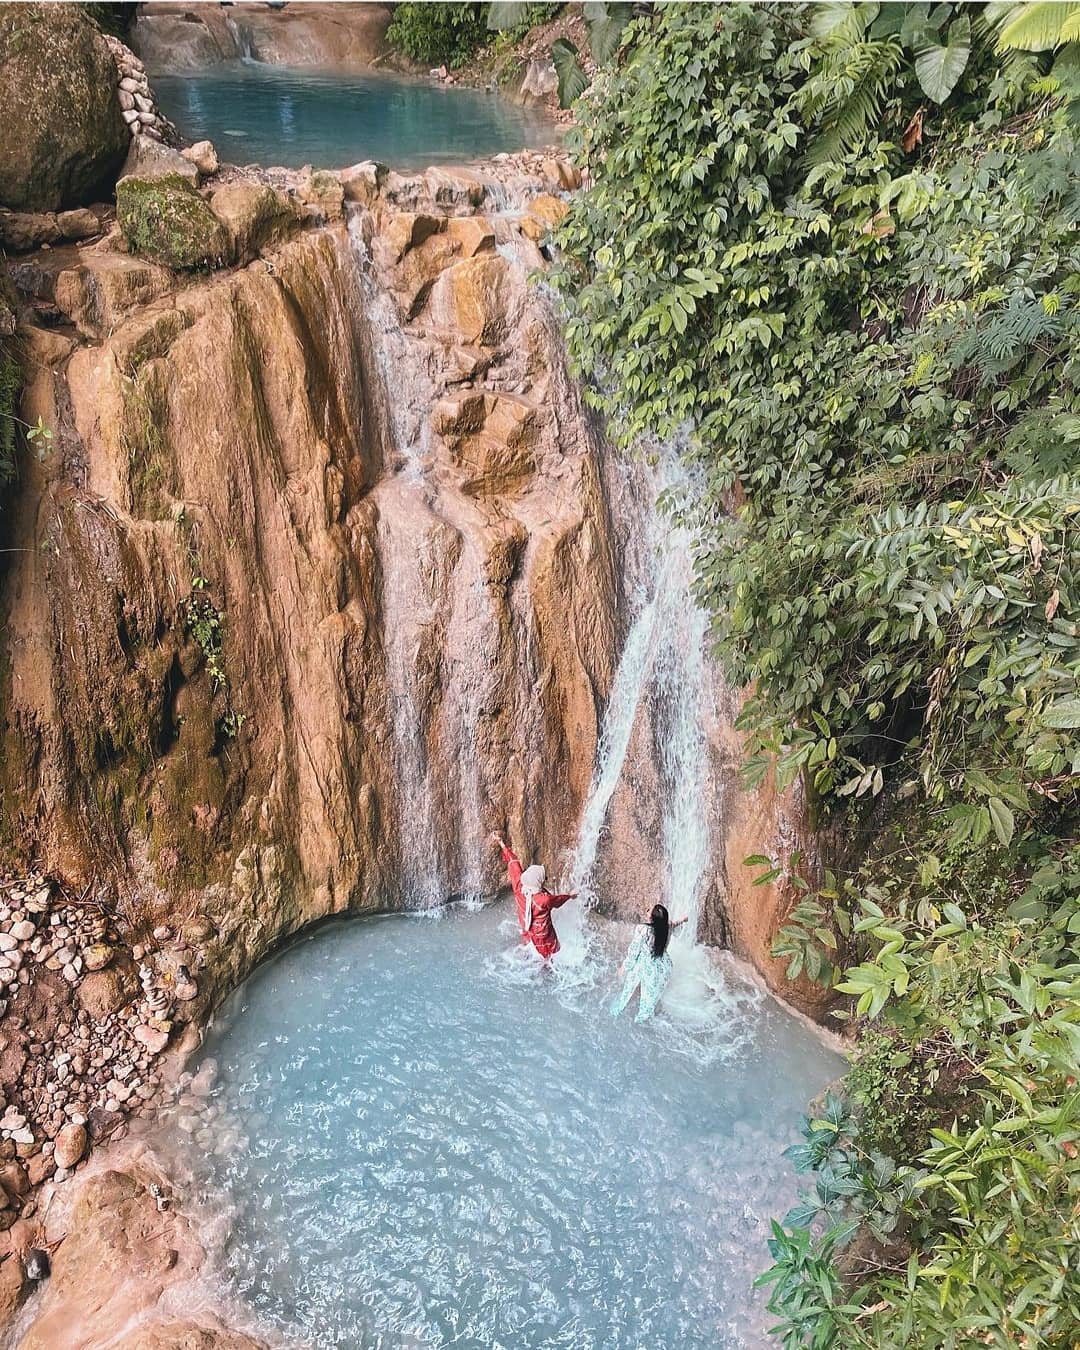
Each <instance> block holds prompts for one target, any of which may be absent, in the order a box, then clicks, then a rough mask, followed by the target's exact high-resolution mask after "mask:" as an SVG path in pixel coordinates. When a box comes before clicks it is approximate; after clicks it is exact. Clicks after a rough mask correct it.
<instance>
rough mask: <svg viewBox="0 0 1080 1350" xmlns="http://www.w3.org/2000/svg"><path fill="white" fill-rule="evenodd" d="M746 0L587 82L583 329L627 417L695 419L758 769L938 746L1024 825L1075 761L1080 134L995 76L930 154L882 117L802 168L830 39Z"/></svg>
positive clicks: (718, 606) (577, 299)
mask: <svg viewBox="0 0 1080 1350" xmlns="http://www.w3.org/2000/svg"><path fill="white" fill-rule="evenodd" d="M724 14H725V19H724V22H723V23H722V24H717V23H716V22H715V19H714V18H712V17H711V14H710V12H709V11H704V12H703V11H700V10H695V9H690V8H687V9H675V10H665V11H664V12H663V15H662V19H661V22H660V24H659V25H658V26H657V28H656V30H655V32H653V33H652V34H651V37H650V41H649V42H648V43H646V44H642V45H640V46H639V48H638V50H637V51H636V53H635V54H634V56H633V57H632V58H631V60H630V61H629V63H628V65H627V66H626V68H625V69H624V70H622V71H619V72H611V73H610V75H609V76H608V77H607V78H606V79H605V81H604V82H603V84H602V85H599V86H597V87H596V90H595V93H594V94H593V95H592V96H590V97H591V102H592V104H593V106H592V107H591V108H590V109H589V110H587V111H586V114H585V116H584V117H583V118H582V119H581V121H582V129H581V131H580V133H579V137H580V143H581V148H582V158H583V159H584V160H585V161H586V162H587V163H588V164H589V165H590V167H591V170H592V172H593V174H594V179H595V186H594V188H593V189H592V191H591V192H590V193H588V194H586V195H584V196H583V197H581V198H580V199H578V200H577V201H576V202H575V203H574V204H573V206H572V209H571V212H570V214H569V216H568V217H567V219H566V222H565V223H564V225H563V227H562V229H561V231H560V242H561V245H562V248H563V250H564V256H565V259H566V261H565V263H564V265H563V267H562V269H561V271H560V272H559V273H557V274H556V277H555V282H556V284H557V285H558V286H560V287H561V289H562V290H563V292H564V294H566V295H567V296H568V297H570V296H572V301H571V307H570V314H569V319H568V325H567V332H568V338H569V344H570V348H571V352H572V355H573V357H574V359H575V361H576V362H577V365H578V368H579V370H580V371H581V372H582V373H583V374H584V375H585V376H586V377H588V378H589V379H590V380H591V381H592V382H593V383H592V389H591V391H590V397H591V401H592V402H593V403H594V404H595V405H597V406H599V407H601V408H602V409H603V410H604V411H605V412H607V413H608V415H609V418H610V421H611V425H612V427H613V429H614V431H615V433H616V434H617V436H618V437H619V439H621V440H622V441H624V442H626V443H632V442H634V441H636V440H637V439H638V438H639V437H641V436H643V435H649V436H654V437H657V438H659V439H661V440H672V441H673V440H675V439H676V438H677V437H679V436H680V435H683V434H684V433H685V432H686V430H687V428H689V429H690V434H689V437H688V442H689V444H688V448H687V450H686V452H685V456H684V458H685V459H686V460H687V462H688V464H689V465H690V468H691V471H692V473H693V475H694V482H695V487H696V492H695V496H694V499H693V500H691V501H690V502H689V503H684V504H683V508H682V510H683V514H684V515H686V516H687V517H688V518H689V523H691V524H692V525H695V526H697V527H698V529H699V532H700V533H699V538H700V545H699V557H698V578H699V589H700V593H701V595H702V597H703V598H704V599H705V601H706V602H707V603H708V604H709V605H710V606H711V608H712V609H713V611H714V613H715V616H716V618H715V625H714V631H715V635H716V638H717V641H718V645H719V648H720V651H721V653H722V655H723V656H724V657H725V659H726V662H727V665H728V667H729V670H730V672H731V675H732V676H733V678H734V679H735V680H736V681H737V682H738V683H740V684H749V683H750V682H752V681H756V682H757V693H756V695H755V697H753V698H752V699H751V700H750V702H749V703H748V705H747V708H746V712H745V714H744V718H743V726H744V728H745V729H746V730H747V731H749V732H750V733H751V735H752V736H753V737H754V738H755V739H756V742H757V745H758V751H759V753H758V754H757V755H755V756H752V758H751V763H750V768H749V771H750V774H751V776H753V775H754V774H756V775H758V776H759V777H760V776H761V775H762V774H763V773H764V772H765V771H766V769H767V767H768V765H769V764H770V763H771V762H772V760H773V759H774V758H776V757H777V756H778V757H779V761H780V764H779V771H780V782H781V786H783V785H784V784H785V783H786V782H790V781H791V780H792V778H793V777H794V776H796V775H797V774H799V773H801V772H803V771H804V770H805V771H809V773H810V776H811V778H812V781H813V783H814V785H815V787H816V788H817V790H818V791H819V792H821V793H823V794H826V795H829V794H832V793H836V792H850V793H855V794H859V795H876V794H877V793H879V792H880V791H881V790H882V788H883V787H884V785H885V783H886V781H887V780H888V778H889V776H890V772H891V771H892V769H893V767H894V766H896V765H897V764H898V763H899V762H900V761H901V760H902V759H904V758H905V757H906V756H907V757H910V756H911V755H912V754H914V756H915V758H916V761H917V764H918V771H919V774H920V776H921V779H922V782H923V784H924V788H925V790H926V792H927V793H929V794H930V795H931V796H932V797H933V798H934V799H935V800H945V798H946V797H947V796H949V795H950V794H958V795H959V796H960V797H962V798H964V799H965V801H966V802H967V803H968V804H970V805H971V806H972V807H973V808H974V809H976V810H981V811H983V815H982V817H981V819H982V820H983V821H984V822H988V823H989V825H990V827H992V828H993V829H994V830H995V832H996V833H997V834H998V836H999V837H1004V836H1007V834H1008V817H1007V814H1006V812H1005V811H1002V810H1001V809H1000V806H999V805H998V804H1001V803H1004V805H1005V806H1006V808H1007V811H1008V812H1010V813H1012V814H1013V815H1014V816H1015V815H1016V813H1017V812H1020V813H1022V812H1024V811H1025V810H1026V809H1027V802H1028V800H1029V796H1030V794H1031V793H1032V792H1034V793H1036V794H1038V795H1039V796H1042V795H1044V794H1047V793H1049V794H1051V795H1054V794H1058V795H1060V794H1063V793H1066V794H1067V793H1068V792H1070V791H1072V789H1073V787H1074V785H1075V783H1076V781H1077V775H1078V772H1080V763H1078V762H1077V749H1076V745H1075V738H1070V737H1068V736H1067V735H1060V734H1056V733H1055V728H1054V726H1053V722H1054V719H1055V718H1056V717H1057V716H1058V713H1057V712H1055V711H1054V709H1055V708H1056V706H1057V705H1058V704H1059V703H1061V704H1065V705H1068V704H1069V703H1070V701H1071V700H1073V699H1075V698H1076V696H1077V692H1078V686H1077V676H1078V672H1080V629H1078V627H1077V605H1078V599H1080V597H1078V594H1077V586H1078V580H1080V578H1078V574H1077V568H1076V559H1077V550H1076V538H1077V535H1076V530H1077V516H1078V512H1080V484H1078V480H1077V478H1076V475H1075V464H1074V463H1069V464H1068V466H1067V469H1068V471H1067V472H1065V473H1056V474H1055V473H1053V472H1052V471H1053V470H1054V469H1055V468H1062V467H1064V466H1063V465H1062V459H1063V456H1062V455H1061V454H1060V453H1058V452H1057V450H1056V447H1057V446H1059V445H1060V443H1061V440H1062V437H1063V435H1068V436H1070V437H1075V435H1076V432H1077V415H1078V411H1080V408H1078V402H1077V396H1076V388H1075V381H1076V376H1077V371H1078V369H1080V367H1078V365H1077V361H1076V356H1075V352H1076V350H1077V336H1078V331H1080V310H1078V308H1077V304H1076V297H1077V294H1078V292H1080V284H1078V283H1077V280H1076V277H1077V266H1078V263H1080V251H1078V244H1077V235H1076V232H1075V229H1074V227H1073V221H1074V220H1075V209H1076V200H1077V195H1078V186H1080V185H1078V181H1077V158H1076V155H1075V147H1074V142H1073V138H1072V133H1071V131H1070V129H1069V126H1068V123H1067V120H1066V119H1064V118H1062V117H1060V116H1059V115H1058V113H1057V112H1055V111H1054V110H1053V108H1052V106H1051V108H1050V109H1049V110H1047V109H1046V107H1045V105H1043V106H1042V107H1041V108H1040V109H1039V110H1038V111H1032V112H1030V113H1028V114H1025V115H1023V116H1021V117H1020V118H1017V119H1014V120H1012V121H1010V122H1009V123H1008V124H1007V125H1003V126H1002V128H1001V129H1000V130H998V129H996V127H995V126H994V125H993V124H994V123H995V120H999V119H1000V117H1001V116H1002V108H1003V107H1008V106H1011V105H1010V102H1009V101H1010V100H1014V99H1016V98H1017V97H1019V96H1018V95H1017V92H1016V90H1015V89H1012V88H1011V87H1009V88H1006V87H1005V86H1004V85H1002V87H1001V88H1000V89H998V91H997V93H998V95H999V98H998V99H997V101H995V103H994V104H993V106H991V107H989V108H988V109H987V110H986V111H985V113H984V114H981V115H980V121H981V122H983V123H986V124H987V125H984V126H976V125H974V124H972V123H971V122H969V121H967V120H966V119H964V118H960V119H959V120H958V121H957V122H956V123H955V125H949V126H947V127H943V128H942V129H941V132H940V134H939V139H938V142H937V145H936V146H935V148H934V151H933V153H932V154H931V155H930V156H929V157H926V158H924V159H923V161H922V162H920V163H919V164H917V165H916V166H915V167H914V168H912V167H911V166H910V165H909V164H907V163H905V160H904V157H903V152H902V151H901V150H900V149H899V147H898V146H897V145H896V144H895V143H892V142H890V141H888V140H885V139H880V138H879V137H878V136H877V135H873V136H871V137H870V138H869V140H868V141H866V142H864V143H862V144H861V146H860V148H859V149H858V150H856V151H851V152H847V153H842V154H841V155H840V157H839V158H838V159H833V160H829V161H826V162H823V163H816V164H815V165H814V167H812V168H809V169H808V168H807V163H806V154H807V151H806V147H807V146H808V145H811V144H813V143H814V141H815V139H816V138H817V137H818V136H821V135H823V136H824V137H826V139H828V138H829V137H831V136H832V135H833V133H834V127H833V125H832V124H831V123H830V122H829V120H828V119H829V116H830V106H829V104H828V101H827V100H826V101H824V102H823V100H822V96H821V91H820V88H819V86H818V81H817V75H818V74H819V73H820V72H818V71H817V67H815V64H814V63H815V56H814V52H815V50H816V48H815V46H814V42H815V40H814V39H812V38H810V37H800V35H799V32H798V30H797V29H795V28H794V27H793V25H794V24H795V22H796V18H797V15H795V14H793V13H791V12H790V11H787V10H779V9H772V8H770V7H768V6H757V7H753V8H751V7H741V6H732V7H730V8H729V9H726V10H725V11H724ZM808 72H809V73H808ZM995 88H996V86H995ZM1003 101H1004V102H1003ZM906 118H907V109H906V108H903V107H901V108H899V109H898V117H897V121H896V123H895V125H896V129H897V130H898V131H899V130H901V129H902V128H903V126H904V125H905V124H906ZM1032 446H1037V447H1039V453H1038V456H1037V458H1036V459H1035V461H1034V462H1033V461H1032V457H1031V456H1030V454H1027V453H1025V452H1026V451H1028V449H1029V448H1030V447H1032ZM1048 470H1050V471H1051V472H1048ZM733 500H744V502H745V504H744V505H742V506H741V508H740V509H738V510H736V511H734V512H732V511H730V510H729V509H728V508H729V507H730V506H731V504H732V502H733ZM1048 717H1049V718H1050V721H1049V722H1048V721H1047V718H1048ZM991 802H993V803H995V805H994V806H993V807H991V805H990V803H991ZM984 808H985V809H984ZM995 821H996V823H995ZM979 828H981V827H979Z"/></svg>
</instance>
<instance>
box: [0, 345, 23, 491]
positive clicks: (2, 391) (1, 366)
mask: <svg viewBox="0 0 1080 1350" xmlns="http://www.w3.org/2000/svg"><path fill="white" fill-rule="evenodd" d="M21 391H22V374H21V372H20V370H19V365H18V362H17V361H16V360H15V358H14V357H13V356H12V355H10V353H8V352H7V351H5V350H4V348H3V347H2V346H0V484H7V483H10V482H11V480H12V479H13V478H14V477H15V451H16V435H17V431H18V425H19V417H18V408H19V394H20V393H21Z"/></svg>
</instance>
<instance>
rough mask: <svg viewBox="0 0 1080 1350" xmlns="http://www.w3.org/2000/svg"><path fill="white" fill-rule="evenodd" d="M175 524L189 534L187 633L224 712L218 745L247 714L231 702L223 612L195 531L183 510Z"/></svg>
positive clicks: (237, 728)
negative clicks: (213, 593) (211, 589)
mask: <svg viewBox="0 0 1080 1350" xmlns="http://www.w3.org/2000/svg"><path fill="white" fill-rule="evenodd" d="M176 521H177V524H178V525H179V526H180V527H181V529H183V530H185V531H186V532H187V533H188V537H189V543H190V547H189V552H188V561H189V563H190V565H191V573H192V576H191V593H190V594H189V596H188V598H187V600H185V601H184V606H183V609H184V623H185V627H186V628H187V631H188V633H189V634H190V635H191V637H192V638H194V640H195V642H196V643H197V645H198V647H199V650H200V651H201V652H202V654H203V663H204V665H205V667H206V673H207V675H209V677H210V688H211V691H212V692H213V694H214V695H220V696H221V702H223V704H224V711H223V712H221V714H220V716H218V718H217V722H216V724H215V730H216V737H217V740H218V742H219V744H222V745H223V744H224V743H225V742H226V741H230V740H235V739H236V738H237V737H238V736H239V734H240V731H241V729H242V728H243V725H244V722H245V721H246V719H247V714H246V713H243V712H240V711H239V709H237V708H236V707H235V706H234V704H233V701H232V692H231V689H230V687H229V678H228V675H227V673H226V669H225V613H224V611H223V610H221V609H219V608H218V607H217V605H216V604H215V603H214V601H213V599H212V598H211V597H210V595H209V593H208V588H209V585H210V583H209V581H208V579H207V578H206V577H204V576H203V575H202V569H201V566H200V563H199V555H198V551H197V546H196V544H195V542H194V540H195V533H194V530H193V529H192V528H191V527H190V525H189V522H188V521H187V519H186V517H185V515H184V512H183V510H181V511H180V513H179V515H178V516H177V517H176Z"/></svg>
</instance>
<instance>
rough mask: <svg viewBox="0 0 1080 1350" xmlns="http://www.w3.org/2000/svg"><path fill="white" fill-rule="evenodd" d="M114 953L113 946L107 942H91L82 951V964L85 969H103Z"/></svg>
mask: <svg viewBox="0 0 1080 1350" xmlns="http://www.w3.org/2000/svg"><path fill="white" fill-rule="evenodd" d="M114 954H115V948H113V947H110V946H109V944H108V943H107V942H93V943H91V944H90V946H89V947H87V949H86V951H84V952H83V965H84V966H85V967H86V969H87V970H104V969H105V967H106V966H107V965H108V964H109V962H110V961H111V960H112V959H113V956H114Z"/></svg>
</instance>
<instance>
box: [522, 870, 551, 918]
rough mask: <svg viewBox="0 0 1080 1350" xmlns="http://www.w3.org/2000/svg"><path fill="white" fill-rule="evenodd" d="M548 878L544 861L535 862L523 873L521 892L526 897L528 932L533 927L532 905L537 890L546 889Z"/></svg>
mask: <svg viewBox="0 0 1080 1350" xmlns="http://www.w3.org/2000/svg"><path fill="white" fill-rule="evenodd" d="M546 880H547V869H546V868H545V867H544V865H543V863H533V865H532V866H531V867H526V869H525V871H524V872H522V874H521V893H522V895H524V897H525V931H526V933H527V932H528V931H529V929H530V928H531V927H532V907H533V897H534V896H535V895H536V892H537V891H542V890H543V889H544V882H545V881H546Z"/></svg>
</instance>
